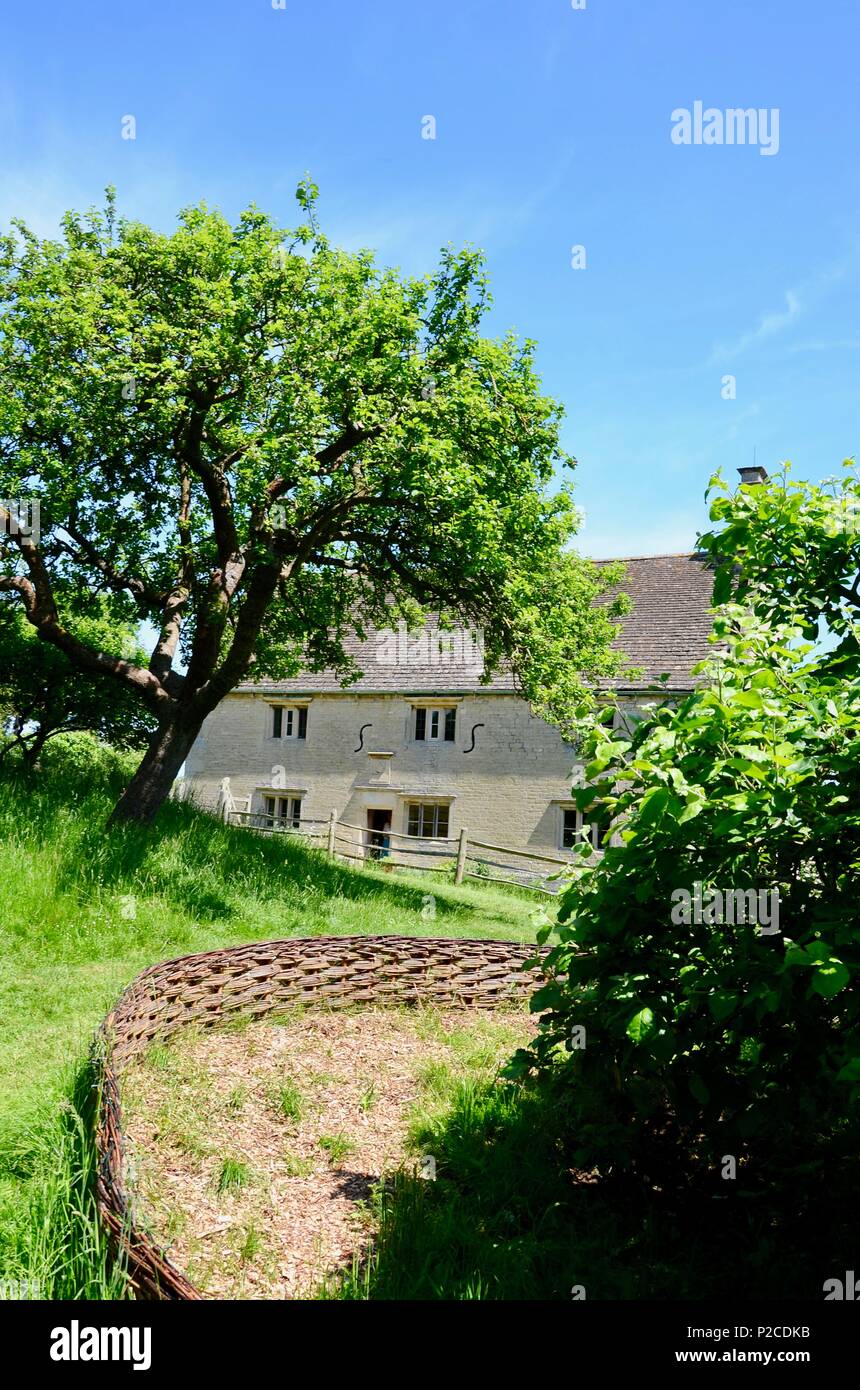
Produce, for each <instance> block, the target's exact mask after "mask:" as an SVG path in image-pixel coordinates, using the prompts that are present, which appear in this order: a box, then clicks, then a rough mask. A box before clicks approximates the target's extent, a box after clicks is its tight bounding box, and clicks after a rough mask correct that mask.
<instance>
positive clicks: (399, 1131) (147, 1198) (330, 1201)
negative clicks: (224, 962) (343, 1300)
mask: <svg viewBox="0 0 860 1390" xmlns="http://www.w3.org/2000/svg"><path fill="white" fill-rule="evenodd" d="M533 1032H534V1027H533V1020H530V1019H529V1016H528V1014H527V1012H525V1011H524V1010H523V1011H519V1010H517V1011H515V1012H513V1011H508V1010H505V1011H503V1012H488V1011H479V1010H474V1009H419V1010H407V1009H403V1010H397V1009H386V1008H367V1009H362V1010H360V1011H355V1012H322V1013H320V1012H306V1013H302V1014H297V1015H295V1016H292V1017H290V1018H288V1019H286V1020H282V1021H277V1022H275V1021H271V1020H267V1021H264V1022H257V1023H251V1024H248V1025H246V1026H243V1027H241V1028H237V1029H232V1030H231V1029H227V1030H217V1031H216V1030H212V1031H206V1032H193V1031H191V1030H186V1031H185V1032H184V1033H183V1034H181V1035H180V1038H179V1039H178V1040H175V1041H174V1042H173V1043H171V1044H170V1045H169V1046H166V1047H155V1048H153V1049H151V1050H150V1052H149V1054H148V1055H147V1056H146V1058H144V1059H143V1060H142V1061H139V1062H137V1063H136V1064H134V1065H133V1066H132V1067H130V1068H129V1069H128V1071H127V1072H126V1074H125V1077H124V1078H123V1115H124V1126H125V1131H126V1137H127V1158H126V1181H127V1184H128V1187H129V1189H130V1191H131V1192H132V1194H133V1200H134V1206H135V1219H136V1221H137V1222H138V1223H139V1224H141V1225H144V1226H146V1227H148V1228H149V1230H150V1231H152V1232H153V1233H154V1234H155V1235H156V1236H157V1238H158V1240H159V1241H160V1242H161V1243H162V1244H163V1245H164V1246H165V1247H166V1248H167V1252H168V1255H169V1257H170V1259H171V1261H172V1262H173V1264H175V1265H176V1266H178V1267H179V1268H180V1269H182V1270H184V1272H185V1273H186V1274H187V1275H188V1277H189V1278H190V1279H192V1280H193V1282H194V1283H195V1284H197V1286H198V1287H199V1288H200V1289H201V1290H202V1291H203V1292H204V1293H205V1294H206V1295H207V1296H209V1297H212V1298H221V1299H228V1298H246V1299H282V1298H308V1297H313V1296H314V1295H315V1294H317V1293H318V1291H319V1289H320V1286H321V1283H322V1281H323V1280H324V1279H325V1278H326V1277H327V1276H330V1275H331V1274H333V1273H334V1272H336V1271H337V1270H338V1269H340V1268H343V1267H344V1266H349V1265H350V1264H351V1263H352V1261H353V1259H354V1258H360V1256H361V1253H362V1251H363V1250H364V1249H365V1248H366V1245H367V1242H368V1239H369V1237H370V1233H371V1230H372V1222H371V1218H370V1213H369V1211H368V1206H367V1204H368V1201H369V1199H370V1197H371V1194H372V1191H373V1188H374V1187H375V1185H377V1184H378V1183H379V1181H380V1179H381V1178H382V1177H383V1176H384V1175H385V1174H389V1173H391V1172H392V1171H393V1170H394V1169H397V1168H398V1167H400V1166H402V1165H410V1166H413V1167H416V1166H418V1165H419V1162H420V1155H418V1154H417V1153H416V1152H415V1151H414V1150H410V1148H409V1146H408V1143H407V1132H408V1127H409V1121H410V1118H411V1117H412V1115H413V1114H414V1112H415V1108H416V1106H417V1105H421V1106H423V1107H424V1108H425V1109H426V1107H427V1106H428V1105H429V1106H431V1107H432V1105H433V1095H434V1071H435V1073H436V1075H437V1076H438V1075H439V1069H440V1068H442V1071H441V1093H442V1094H443V1095H444V1087H445V1077H446V1075H448V1074H449V1073H450V1072H453V1073H454V1075H456V1076H463V1077H465V1076H476V1075H492V1074H493V1072H494V1071H495V1069H496V1068H497V1066H498V1065H499V1064H500V1063H502V1062H503V1061H504V1060H505V1059H506V1058H507V1057H509V1056H510V1055H511V1053H512V1051H513V1050H514V1049H515V1048H516V1046H518V1045H519V1044H521V1043H523V1042H525V1041H526V1040H527V1039H528V1038H530V1037H531V1036H532V1035H533ZM446 1069H447V1070H446ZM437 1103H438V1102H437ZM321 1141H323V1142H322V1143H321ZM231 1179H232V1180H233V1183H236V1182H238V1185H231V1181H230V1180H231ZM219 1182H220V1186H219Z"/></svg>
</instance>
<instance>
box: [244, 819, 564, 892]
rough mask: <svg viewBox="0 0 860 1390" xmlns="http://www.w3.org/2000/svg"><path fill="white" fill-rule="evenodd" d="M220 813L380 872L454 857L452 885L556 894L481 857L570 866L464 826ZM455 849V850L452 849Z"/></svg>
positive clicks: (545, 871)
mask: <svg viewBox="0 0 860 1390" xmlns="http://www.w3.org/2000/svg"><path fill="white" fill-rule="evenodd" d="M220 809H221V814H222V816H223V819H224V821H225V823H226V824H233V825H244V826H245V827H246V828H247V829H250V830H255V831H259V832H261V833H264V834H284V833H286V834H301V835H303V836H305V837H306V838H307V839H309V840H312V841H316V843H317V845H318V846H319V848H322V847H323V844H324V845H325V850H326V853H327V854H328V855H329V857H330V858H332V859H335V858H338V859H353V860H359V861H361V862H362V863H368V864H376V865H379V866H381V867H383V868H392V869H406V870H409V871H411V870H413V869H418V870H422V869H424V870H429V871H432V870H434V869H438V868H440V867H441V865H436V864H432V863H430V864H427V863H415V862H414V860H415V858H420V859H428V858H429V859H437V860H439V859H441V860H447V861H448V863H449V864H450V862H451V860H452V859H454V882H455V883H456V884H460V883H462V882H463V880H464V879H466V878H473V879H478V880H479V881H480V882H482V883H503V884H507V885H509V886H514V887H518V888H525V889H528V890H530V891H532V892H537V893H545V894H548V895H549V896H554V895H555V894H554V890H553V889H552V888H548V887H547V886H546V884H545V883H543V882H542V883H528V882H524V881H523V880H522V879H521V878H518V877H506V878H505V877H501V876H500V875H499V874H491V873H489V872H487V870H488V869H502V870H508V871H509V872H511V873H513V874H516V873H517V872H518V868H519V866H518V865H517V864H507V863H504V862H500V861H499V860H498V859H488V858H486V857H485V856H486V854H492V855H504V856H505V857H506V858H510V859H514V860H524V861H530V862H531V864H532V865H535V866H543V865H547V866H551V867H548V868H547V869H542V868H539V867H536V868H535V870H534V872H535V875H540V874H543V875H544V877H551V876H552V874H551V870H552V869H554V870H556V871H558V870H559V869H563V868H565V867H568V866H569V865H570V863H571V860H570V859H561V858H559V857H558V856H556V855H550V854H541V853H539V852H538V851H536V850H531V849H520V848H516V847H515V846H513V845H494V844H491V843H489V841H487V840H476V839H472V838H470V836H469V832H468V829H467V828H466V827H465V826H464V827H463V828H462V829H461V831H460V833H459V835H458V836H456V837H454V836H447V835H445V836H441V835H440V836H435V837H422V836H416V835H403V834H400V833H399V832H397V831H393V830H373V829H370V828H369V827H367V826H361V825H353V824H352V823H351V822H349V821H343V820H340V819H339V817H338V813H337V811H336V810H332V812H331V813H330V815H329V817H328V820H320V819H318V818H309V817H304V816H300V817H290V816H275V815H270V814H269V813H268V812H265V811H249V810H245V811H240V810H237V809H236V808H235V807H234V806H224V807H222V808H220ZM395 841H399V842H401V846H397V845H395V844H394V843H393V842H395ZM428 846H431V848H428ZM455 846H456V848H454V847H455ZM449 847H450V848H449ZM476 850H477V851H479V853H478V854H476V853H475V851H476ZM480 851H483V853H480ZM395 855H399V856H401V858H400V859H395V858H394V856H395ZM403 856H405V857H406V861H407V862H404V859H403ZM524 871H525V872H528V871H529V870H528V866H527V865H525V866H524ZM519 872H523V870H519Z"/></svg>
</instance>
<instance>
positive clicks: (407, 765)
mask: <svg viewBox="0 0 860 1390" xmlns="http://www.w3.org/2000/svg"><path fill="white" fill-rule="evenodd" d="M428 702H429V701H428V700H427V699H423V698H422V699H421V700H417V699H416V703H425V704H426V703H428ZM273 703H281V702H280V701H277V700H275V699H273V698H271V697H266V696H263V695H261V694H257V693H253V694H252V693H236V694H233V695H231V696H228V698H227V699H226V700H224V701H223V702H222V703H221V705H220V706H219V707H218V709H217V710H216V711H215V712H214V713H213V714H212V715H211V716H210V717H209V719H207V721H206V723H205V725H204V727H203V729H202V731H201V733H200V736H199V738H198V739H197V742H196V743H195V745H194V748H193V749H192V752H191V754H190V755H189V758H188V761H187V764H186V777H187V779H188V791H189V792H190V793H191V794H192V795H193V796H194V798H195V799H196V800H197V801H198V802H200V803H201V804H204V805H207V806H209V807H214V806H215V804H216V802H217V797H218V789H219V785H220V783H221V779H222V778H224V777H229V779H230V791H231V793H232V795H233V797H234V798H235V799H236V800H239V801H241V800H243V799H244V798H246V797H247V798H250V809H251V810H254V811H256V810H262V809H263V801H262V798H263V796H264V795H265V793H266V791H267V790H269V794H270V795H271V794H272V793H273V792H274V791H277V793H278V794H280V795H290V794H292V795H294V796H301V798H302V817H303V818H308V819H310V818H319V820H320V822H325V821H327V820H328V817H329V815H330V812H331V811H332V810H333V809H334V810H336V811H337V814H338V817H339V819H340V820H341V821H344V822H347V823H349V824H352V825H354V826H358V827H365V826H366V825H367V813H368V810H370V809H374V808H376V809H388V810H390V811H391V821H392V825H391V829H392V831H394V832H399V833H402V834H405V832H406V829H407V806H408V803H409V802H410V801H422V800H425V801H427V800H429V801H432V800H439V801H450V811H449V828H448V834H449V836H450V837H451V838H452V839H456V837H457V836H458V835H459V832H460V828H461V827H462V826H466V827H467V828H468V830H469V833H470V835H472V836H474V837H476V838H478V839H483V840H487V841H489V842H491V843H493V844H509V845H513V846H517V847H520V846H522V847H528V848H532V849H534V850H536V851H538V852H541V853H545V854H558V852H559V849H560V846H561V830H562V813H561V812H562V805H563V804H564V803H565V802H566V803H567V805H568V806H570V804H571V785H572V782H573V780H574V777H575V775H576V774H577V770H578V767H579V765H578V762H577V758H576V755H575V752H574V750H573V749H572V748H571V747H570V746H568V745H566V744H565V743H564V742H563V741H562V739H561V737H560V735H559V733H558V731H557V730H556V729H554V728H553V727H551V726H550V725H548V724H547V723H545V722H544V721H543V720H541V719H538V718H535V717H534V716H533V715H532V713H531V711H530V709H529V706H528V704H527V702H526V701H524V700H521V699H518V698H517V697H515V696H513V695H506V694H498V695H496V694H490V693H487V694H480V695H475V696H467V697H463V698H462V699H460V700H459V701H457V702H456V708H457V722H456V738H455V740H454V742H453V743H446V742H442V741H440V742H416V741H415V739H414V738H413V737H412V733H413V729H414V714H413V702H412V701H411V700H410V698H409V697H408V696H403V695H378V696H375V695H354V694H350V693H349V692H348V691H345V692H343V693H340V694H331V695H315V696H314V697H313V698H311V699H309V700H307V701H301V702H300V701H298V700H297V701H296V703H297V704H298V703H305V704H307V707H308V715H307V737H306V738H305V739H301V740H300V739H288V738H281V739H275V738H273V737H272V713H271V707H272V704H273ZM283 703H286V701H284V702H283ZM439 703H440V704H441V703H444V701H443V700H442V699H441V698H440V701H439ZM452 703H454V702H453V701H452ZM366 725H370V727H369V728H366V727H364V726H366ZM476 725H480V726H482V727H478V728H475V726H476ZM362 728H364V732H363V748H362V749H361V751H356V750H357V749H358V746H359V743H360V742H361V741H362V735H361V732H360V731H361V730H362ZM473 729H474V748H473V749H472V751H469V752H467V751H466V750H467V749H469V747H470V745H471V744H472V732H473ZM381 752H388V753H391V754H393V756H392V757H391V758H390V759H379V758H372V757H369V756H368V754H369V753H381ZM320 830H322V825H321V826H320ZM353 839H354V841H355V845H356V848H358V846H359V845H361V844H362V843H363V842H366V839H367V836H366V834H362V833H361V831H358V830H356V831H355V832H353ZM393 843H394V844H395V845H396V846H397V847H398V850H399V849H400V844H399V842H398V841H394V842H393ZM450 849H451V853H452V854H453V853H454V852H455V849H456V846H455V845H451V846H450ZM424 862H427V863H428V866H429V863H430V862H431V861H424Z"/></svg>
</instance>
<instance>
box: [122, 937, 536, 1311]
mask: <svg viewBox="0 0 860 1390" xmlns="http://www.w3.org/2000/svg"><path fill="white" fill-rule="evenodd" d="M534 957H535V948H534V947H530V946H525V945H521V944H519V943H516V942H508V941H458V940H441V939H437V938H430V937H428V938H422V937H403V936H364V937H331V936H328V937H326V936H322V937H300V938H294V939H293V940H289V941H267V942H262V943H256V944H253V945H249V946H236V947H232V948H230V949H227V950H222V951H206V952H203V953H201V954H199V955H193V956H183V957H182V958H181V959H179V960H171V961H164V962H162V963H161V964H159V965H153V966H151V967H150V968H149V969H148V970H144V971H143V973H142V974H141V975H138V976H137V978H136V979H135V980H133V981H132V983H131V984H130V985H129V987H128V989H126V991H125V992H124V994H123V995H122V996H121V997H120V999H119V1000H118V1002H117V1004H116V1006H115V1008H114V1009H113V1010H112V1011H111V1013H110V1014H108V1016H107V1018H106V1019H105V1021H104V1023H103V1025H102V1028H101V1031H100V1034H99V1046H98V1057H99V1066H100V1070H101V1096H100V1104H99V1116H98V1123H97V1130H96V1148H97V1155H98V1176H97V1183H96V1195H97V1201H98V1208H99V1214H100V1218H101V1220H102V1223H103V1225H104V1227H105V1229H106V1231H107V1233H108V1236H109V1239H110V1241H111V1245H112V1248H113V1249H114V1252H115V1253H116V1254H117V1255H118V1256H120V1257H121V1258H123V1259H124V1262H125V1265H126V1268H127V1270H128V1277H129V1279H130V1282H131V1285H132V1287H133V1289H134V1290H135V1293H136V1295H137V1296H138V1297H139V1298H156V1299H200V1298H202V1297H203V1295H202V1294H201V1293H200V1292H199V1290H198V1289H196V1288H195V1287H194V1285H193V1284H192V1283H191V1282H190V1281H189V1280H188V1279H187V1278H186V1277H185V1275H184V1274H182V1272H181V1271H180V1270H178V1269H176V1268H175V1267H174V1266H173V1265H172V1264H171V1263H170V1261H169V1259H168V1258H167V1256H166V1254H165V1252H164V1251H163V1250H162V1249H160V1248H159V1246H158V1245H157V1243H156V1242H155V1241H153V1240H152V1239H151V1238H150V1236H149V1235H148V1234H147V1233H146V1232H145V1231H143V1230H141V1229H138V1228H137V1227H136V1226H135V1223H134V1213H133V1209H132V1205H131V1202H130V1200H129V1196H128V1194H127V1192H126V1190H125V1183H124V1175H123V1132H122V1111H121V1107H120V1088H119V1075H120V1073H121V1071H122V1068H123V1067H124V1066H125V1065H127V1064H128V1063H129V1062H130V1061H132V1060H133V1059H134V1058H135V1057H137V1056H139V1055H140V1054H141V1053H142V1052H143V1051H145V1049H146V1048H147V1047H148V1046H149V1044H150V1043H151V1042H153V1041H155V1040H157V1039H164V1038H168V1037H170V1036H171V1035H172V1034H173V1033H176V1032H177V1031H178V1030H179V1029H180V1028H182V1027H183V1026H184V1025H185V1024H188V1023H195V1024H197V1025H203V1026H211V1025H212V1024H216V1023H219V1022H222V1021H224V1020H225V1019H227V1018H229V1017H231V1016H234V1015H237V1014H243V1015H251V1016H255V1017H263V1016H265V1015H266V1014H272V1013H278V1012H279V1011H280V1012H283V1011H285V1010H287V1009H289V1008H290V1007H292V1006H295V1005H297V1004H303V1005H309V1006H314V1005H315V1006H320V1005H322V1006H325V1007H328V1008H339V1007H340V1008H344V1007H347V1006H349V1005H354V1004H379V1003H383V1004H385V1003H389V1004H418V1003H430V1004H436V1005H441V1006H455V1005H467V1006H472V1007H478V1008H492V1007H494V1006H496V1005H498V1004H500V1003H505V1002H508V1001H516V1000H518V999H524V998H526V997H528V995H529V994H530V993H531V992H532V991H533V990H534V988H535V987H536V984H537V983H538V981H539V978H540V972H539V969H538V968H537V967H535V966H532V967H531V968H530V969H528V970H526V969H525V968H524V967H525V966H526V964H527V962H528V961H529V960H534Z"/></svg>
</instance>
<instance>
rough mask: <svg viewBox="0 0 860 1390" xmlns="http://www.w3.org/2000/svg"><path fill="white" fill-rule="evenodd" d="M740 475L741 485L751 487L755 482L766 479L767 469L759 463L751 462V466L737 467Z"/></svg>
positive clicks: (761, 481)
mask: <svg viewBox="0 0 860 1390" xmlns="http://www.w3.org/2000/svg"><path fill="white" fill-rule="evenodd" d="M738 472H739V473H740V475H741V485H742V486H744V487H752V486H753V485H754V484H755V483H763V482H765V480H766V479H767V469H766V468H762V466H761V464H760V463H759V464H753V465H752V467H751V468H739V469H738Z"/></svg>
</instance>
